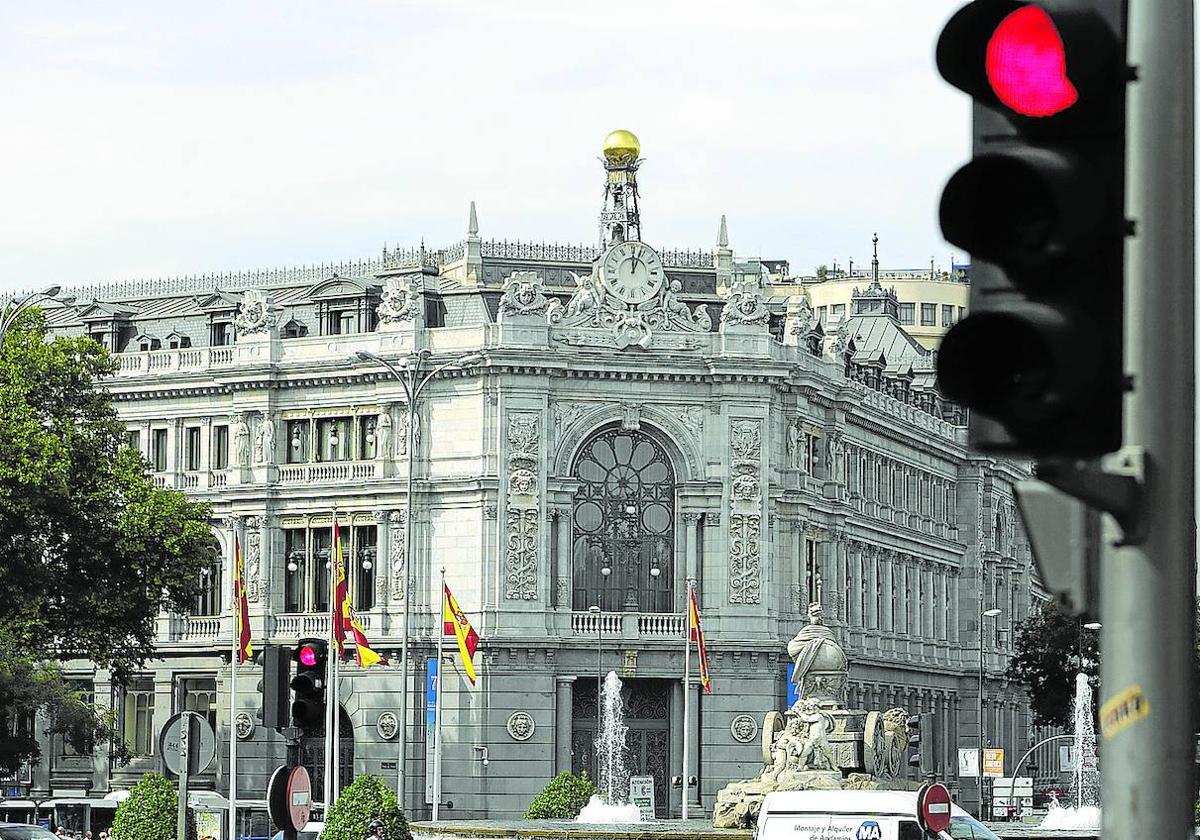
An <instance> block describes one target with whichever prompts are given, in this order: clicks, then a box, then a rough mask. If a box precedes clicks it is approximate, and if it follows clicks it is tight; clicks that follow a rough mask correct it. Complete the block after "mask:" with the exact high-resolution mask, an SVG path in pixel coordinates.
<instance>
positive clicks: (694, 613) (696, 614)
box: [688, 589, 712, 694]
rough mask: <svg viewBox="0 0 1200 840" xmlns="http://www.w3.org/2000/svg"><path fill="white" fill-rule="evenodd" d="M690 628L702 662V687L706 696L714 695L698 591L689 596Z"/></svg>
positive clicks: (693, 591)
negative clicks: (697, 595)
mask: <svg viewBox="0 0 1200 840" xmlns="http://www.w3.org/2000/svg"><path fill="white" fill-rule="evenodd" d="M688 628H689V630H690V632H691V637H692V641H693V642H695V643H696V658H697V659H699V660H700V685H701V687H702V688H703V689H704V693H705V694H712V680H710V679H709V678H708V648H706V647H705V646H704V628H702V627H701V626H700V607H699V606H697V604H696V590H694V589H693V590H692V591H691V592H690V593H689V595H688Z"/></svg>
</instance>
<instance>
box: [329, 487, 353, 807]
mask: <svg viewBox="0 0 1200 840" xmlns="http://www.w3.org/2000/svg"><path fill="white" fill-rule="evenodd" d="M340 530H341V529H340V528H339V527H338V512H337V505H334V507H333V552H332V554H331V555H330V556H331V559H332V560H333V581H334V587H335V588H336V586H337V581H338V578H339V577H344V576H345V574H346V570H345V569H344V568H342V540H341V534H340V533H339V532H340ZM348 583H349V582H348V581H347V584H348ZM348 589H349V586H348V585H347V590H348ZM330 597H331V599H332V601H333V602H334V608H335V613H334V615H333V621H334V622H336V623H337V629H336V630H335V631H334V633H335V639H334V650H333V657H332V658H333V685H332V687H331V688H332V690H331V693H330V695H329V701H330V702H329V705H330V707H331V708H332V709H333V714H332V718H333V738H331V739H330V742H329V763H330V766H331V767H333V784H332V787H331V788H330V790H332V792H333V798H334V800H336V799H337V797H338V792H339V789H340V787H341V785H340V784H339V782H340V776H341V771H342V767H341V764H342V751H341V750H340V749H339V747H341V736H342V731H341V730H342V704H341V696H342V692H341V686H340V685H339V680H340V679H341V678H342V673H341V671H342V648H341V646H340V644H339V643H344V640H345V631H346V628H345V626H344V625H343V622H342V611H343V610H345V608H346V606H345V604H344V603H342V602H340V601H338V599H337V596H336V593H334V592H333V591H332V590H331V592H330ZM346 597H347V598H349V597H350V595H349V591H347V593H346ZM331 807H332V803H331Z"/></svg>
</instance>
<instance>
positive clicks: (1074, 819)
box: [1041, 674, 1100, 829]
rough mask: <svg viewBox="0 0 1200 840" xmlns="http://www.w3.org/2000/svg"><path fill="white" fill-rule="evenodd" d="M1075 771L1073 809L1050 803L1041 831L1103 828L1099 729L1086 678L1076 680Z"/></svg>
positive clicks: (1073, 723) (1073, 712)
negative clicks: (1093, 716) (1097, 730)
mask: <svg viewBox="0 0 1200 840" xmlns="http://www.w3.org/2000/svg"><path fill="white" fill-rule="evenodd" d="M1072 725H1073V726H1074V730H1073V732H1074V736H1075V739H1074V748H1075V749H1074V751H1075V769H1074V771H1073V772H1072V776H1071V800H1072V801H1073V802H1074V803H1075V804H1074V807H1072V808H1063V807H1060V806H1059V805H1058V803H1057V802H1051V803H1050V812H1049V813H1048V814H1046V818H1045V819H1043V820H1042V826H1041V827H1042V828H1054V829H1090V828H1097V829H1098V828H1099V827H1100V765H1099V762H1098V760H1097V758H1096V727H1095V724H1094V723H1093V719H1092V687H1091V686H1090V685H1088V678H1087V675H1086V674H1078V675H1076V677H1075V705H1074V708H1073V709H1072Z"/></svg>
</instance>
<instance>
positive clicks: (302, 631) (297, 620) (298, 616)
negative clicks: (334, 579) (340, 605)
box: [273, 612, 374, 639]
mask: <svg viewBox="0 0 1200 840" xmlns="http://www.w3.org/2000/svg"><path fill="white" fill-rule="evenodd" d="M355 618H357V619H358V623H359V624H361V625H362V628H363V630H365V631H367V632H368V633H370V631H371V629H372V625H373V624H374V619H373V618H372V616H370V615H368V614H364V613H358V614H357V615H356V616H355ZM273 635H274V636H276V637H279V638H288V639H291V638H296V639H299V638H303V637H307V636H315V637H318V638H322V639H323V638H326V637H327V636H328V635H329V613H324V612H320V613H283V614H281V615H277V616H275V633H274V634H273Z"/></svg>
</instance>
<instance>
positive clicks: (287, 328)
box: [280, 318, 308, 338]
mask: <svg viewBox="0 0 1200 840" xmlns="http://www.w3.org/2000/svg"><path fill="white" fill-rule="evenodd" d="M280 334H281V335H282V336H283V337H284V338H304V337H305V336H306V335H308V327H306V326H305V325H304V324H303V323H302V322H300V321H297V320H296V319H295V318H292V319H291V320H289V321H288V322H287V323H286V324H284V325H283V330H282V331H281V333H280Z"/></svg>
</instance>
